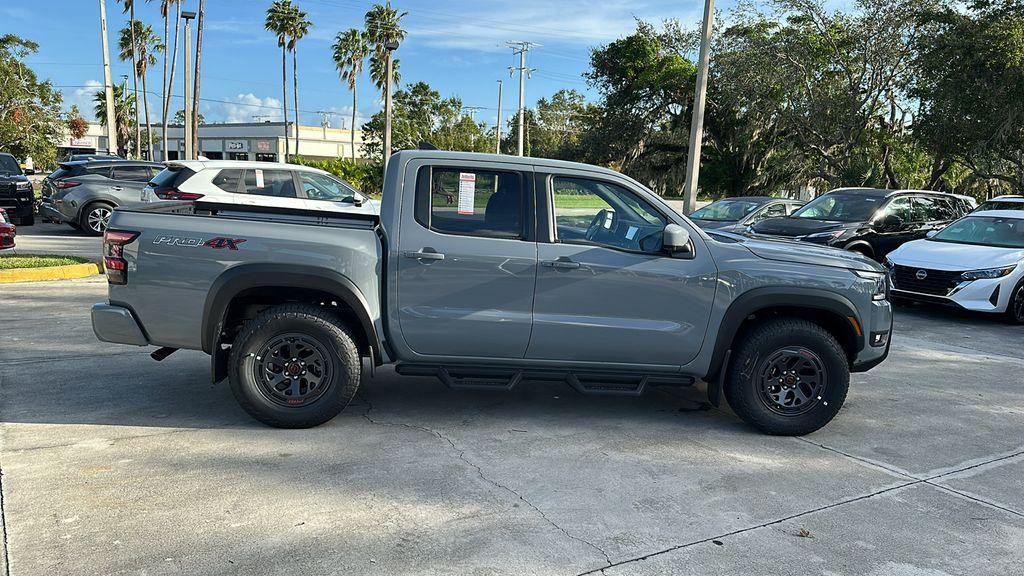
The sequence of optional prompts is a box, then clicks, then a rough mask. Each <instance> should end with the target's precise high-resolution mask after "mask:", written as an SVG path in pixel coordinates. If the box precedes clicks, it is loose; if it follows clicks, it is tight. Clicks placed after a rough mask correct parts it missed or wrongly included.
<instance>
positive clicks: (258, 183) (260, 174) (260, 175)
mask: <svg viewBox="0 0 1024 576" xmlns="http://www.w3.org/2000/svg"><path fill="white" fill-rule="evenodd" d="M256 187H257V188H263V170H260V169H257V170H256Z"/></svg>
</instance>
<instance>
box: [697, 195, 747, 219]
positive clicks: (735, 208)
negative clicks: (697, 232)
mask: <svg viewBox="0 0 1024 576" xmlns="http://www.w3.org/2000/svg"><path fill="white" fill-rule="evenodd" d="M762 205H763V204H760V203H757V202H750V201H748V200H719V201H718V202H713V203H711V204H708V205H707V206H705V207H703V208H701V209H700V210H697V211H696V212H694V213H693V214H690V218H695V219H697V220H714V221H717V222H731V221H735V220H742V219H743V217H745V216H746V215H747V214H750V213H751V212H753V211H754V210H756V209H757V208H758V207H760V206H762Z"/></svg>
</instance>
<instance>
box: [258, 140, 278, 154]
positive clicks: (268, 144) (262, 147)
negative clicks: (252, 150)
mask: <svg viewBox="0 0 1024 576" xmlns="http://www.w3.org/2000/svg"><path fill="white" fill-rule="evenodd" d="M256 151H257V152H273V151H274V143H273V142H272V141H271V140H257V141H256Z"/></svg>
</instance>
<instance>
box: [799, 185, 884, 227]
mask: <svg viewBox="0 0 1024 576" xmlns="http://www.w3.org/2000/svg"><path fill="white" fill-rule="evenodd" d="M884 201H885V198H881V197H877V196H864V195H861V194H836V193H835V192H833V193H831V194H825V195H824V196H819V197H818V198H815V199H814V200H811V201H810V202H809V203H808V204H807V205H806V206H804V207H803V208H801V209H799V210H797V211H796V212H793V217H794V218H817V219H819V220H838V221H840V222H863V221H865V220H869V219H870V218H871V215H872V214H874V213H875V210H877V209H878V207H879V206H881V205H882V202H884Z"/></svg>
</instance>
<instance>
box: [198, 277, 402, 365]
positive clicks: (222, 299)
mask: <svg viewBox="0 0 1024 576" xmlns="http://www.w3.org/2000/svg"><path fill="white" fill-rule="evenodd" d="M251 288H308V289H313V290H319V291H321V292H326V293H328V294H331V295H333V296H335V297H337V298H338V301H339V302H341V303H344V304H345V305H346V306H347V307H348V308H350V309H351V310H352V312H353V313H355V316H356V318H358V320H359V324H360V326H361V327H362V330H363V333H364V335H365V337H366V341H367V343H368V344H369V347H370V354H371V355H372V358H371V359H372V360H373V362H374V363H379V362H380V361H381V358H382V356H381V354H380V342H379V341H378V339H377V331H376V330H375V329H374V324H373V320H372V319H371V317H370V312H369V305H368V304H367V303H366V298H364V297H363V294H362V292H361V291H360V290H359V288H358V287H357V286H356V285H355V284H354V283H353V282H352V281H351V280H349V279H348V278H347V277H345V276H344V275H343V274H340V273H338V272H335V271H333V270H326V269H323V268H316V267H313V266H297V265H294V264H287V265H285V264H242V265H239V266H235V267H233V268H230V269H228V270H226V271H225V272H223V273H222V274H221V275H220V276H218V277H217V279H216V280H215V281H214V282H213V284H212V285H211V286H210V291H209V292H208V293H207V296H206V302H205V303H204V304H203V324H202V330H203V333H202V348H203V351H204V352H206V353H207V354H211V355H214V352H216V349H218V348H219V346H216V343H217V338H218V335H219V334H220V332H221V330H222V329H223V326H224V320H225V314H226V312H227V310H228V305H229V304H230V303H231V301H232V300H234V298H235V297H236V296H238V295H239V294H241V293H242V292H243V291H245V290H248V289H251Z"/></svg>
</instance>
